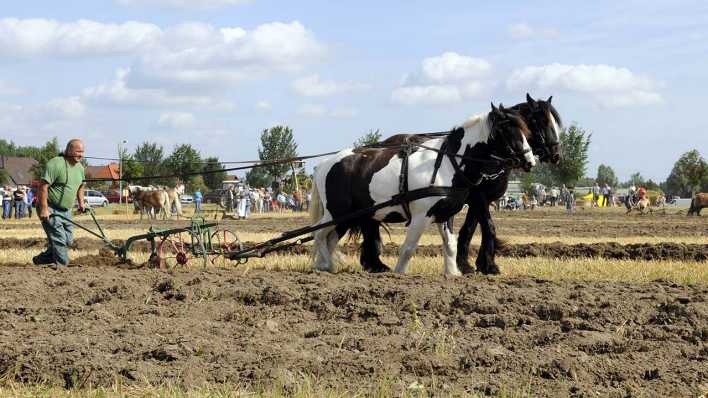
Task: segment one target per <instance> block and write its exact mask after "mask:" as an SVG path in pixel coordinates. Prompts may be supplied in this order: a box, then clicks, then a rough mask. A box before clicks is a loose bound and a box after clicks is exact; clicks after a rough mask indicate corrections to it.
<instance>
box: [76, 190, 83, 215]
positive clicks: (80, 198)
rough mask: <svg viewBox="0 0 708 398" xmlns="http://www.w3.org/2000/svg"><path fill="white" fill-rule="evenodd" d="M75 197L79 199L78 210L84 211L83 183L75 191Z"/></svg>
mask: <svg viewBox="0 0 708 398" xmlns="http://www.w3.org/2000/svg"><path fill="white" fill-rule="evenodd" d="M76 199H77V200H78V201H79V210H80V211H84V210H85V208H84V184H81V185H80V186H79V190H78V191H76Z"/></svg>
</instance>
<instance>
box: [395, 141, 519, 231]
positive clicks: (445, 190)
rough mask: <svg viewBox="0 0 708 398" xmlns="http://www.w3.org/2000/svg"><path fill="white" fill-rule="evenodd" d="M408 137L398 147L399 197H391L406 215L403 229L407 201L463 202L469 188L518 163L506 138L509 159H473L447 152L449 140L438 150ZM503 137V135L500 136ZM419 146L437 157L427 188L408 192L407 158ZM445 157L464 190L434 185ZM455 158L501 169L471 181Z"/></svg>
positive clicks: (491, 157) (410, 218) (495, 176)
mask: <svg viewBox="0 0 708 398" xmlns="http://www.w3.org/2000/svg"><path fill="white" fill-rule="evenodd" d="M449 134H450V133H433V134H425V135H426V136H429V137H431V138H433V137H435V136H442V135H448V136H449ZM411 137H413V136H408V137H406V139H405V144H403V145H401V151H400V152H399V156H400V157H401V173H400V174H399V177H398V192H399V193H398V194H397V195H394V196H393V198H392V200H393V202H394V203H395V204H398V205H399V206H401V208H402V209H403V212H404V213H405V218H406V219H407V220H408V221H407V222H406V226H408V225H410V223H411V220H412V217H411V210H410V202H412V201H414V200H418V199H422V198H427V197H434V196H446V197H450V198H451V199H452V200H453V201H456V202H457V201H459V202H463V201H465V200H466V198H467V195H468V194H469V191H470V189H471V188H472V187H475V186H478V185H479V184H481V183H482V182H483V181H487V180H489V181H491V180H496V179H497V178H499V177H500V176H502V175H503V174H504V173H505V172H506V170H507V168H512V167H516V166H518V164H519V160H518V159H517V157H516V153H515V152H514V151H513V150H512V149H511V145H510V144H509V142H508V140H506V137H504V141H505V146H506V148H507V150H508V151H509V153H510V154H512V156H511V157H509V158H502V157H499V156H496V155H494V154H490V158H489V159H484V158H478V157H472V156H465V155H458V154H456V153H454V152H452V151H451V150H450V147H449V144H448V140H447V139H445V140H444V141H443V143H442V145H441V146H440V148H439V149H438V148H433V147H429V146H426V145H423V144H420V143H415V142H411ZM502 137H503V135H502ZM415 147H419V148H422V149H427V150H431V151H435V152H437V157H436V158H435V166H434V168H433V175H432V177H431V178H430V185H429V186H427V187H424V188H418V189H414V190H412V191H410V190H409V189H408V158H409V157H410V155H411V153H413V148H415ZM528 151H530V149H529V150H525V151H524V152H523V153H522V154H521V155H520V156H523V155H525V154H526V152H528ZM446 156H447V158H448V159H449V160H450V163H451V164H452V167H453V169H454V170H455V175H457V176H460V178H462V180H463V181H464V182H465V186H463V187H452V186H449V187H440V186H435V185H434V184H435V178H436V177H437V174H438V170H439V169H440V166H442V161H443V159H444V158H445V157H446ZM457 159H460V160H468V161H471V162H474V163H482V164H490V165H493V166H498V167H500V168H501V169H500V170H499V171H498V172H496V173H492V174H485V173H480V177H479V179H477V180H476V181H471V180H470V179H469V178H468V177H467V176H466V175H465V173H464V171H463V170H462V167H461V166H460V164H459V163H458V161H457Z"/></svg>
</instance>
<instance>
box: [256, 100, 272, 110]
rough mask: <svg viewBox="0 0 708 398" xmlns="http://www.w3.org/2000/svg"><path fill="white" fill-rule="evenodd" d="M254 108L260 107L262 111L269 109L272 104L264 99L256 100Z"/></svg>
mask: <svg viewBox="0 0 708 398" xmlns="http://www.w3.org/2000/svg"><path fill="white" fill-rule="evenodd" d="M256 109H260V110H262V111H269V110H271V109H273V105H271V103H270V102H268V101H266V100H261V101H258V102H256Z"/></svg>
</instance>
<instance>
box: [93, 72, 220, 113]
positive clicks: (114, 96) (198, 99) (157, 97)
mask: <svg viewBox="0 0 708 398" xmlns="http://www.w3.org/2000/svg"><path fill="white" fill-rule="evenodd" d="M128 73H129V70H126V69H120V70H118V72H117V73H116V79H115V80H114V81H112V82H109V83H106V84H101V85H98V86H93V87H87V88H85V89H84V90H83V91H82V94H81V97H82V99H83V100H84V101H86V102H91V103H95V104H104V105H118V106H150V107H174V106H183V107H189V108H200V107H209V108H210V109H212V110H221V111H228V110H232V109H233V105H232V104H231V103H229V102H224V101H219V100H217V99H215V98H213V97H211V96H206V95H184V94H182V95H176V94H171V93H169V92H168V91H167V90H164V89H160V88H150V89H133V88H130V87H128V86H127V85H126V83H125V77H126V75H127V74H128Z"/></svg>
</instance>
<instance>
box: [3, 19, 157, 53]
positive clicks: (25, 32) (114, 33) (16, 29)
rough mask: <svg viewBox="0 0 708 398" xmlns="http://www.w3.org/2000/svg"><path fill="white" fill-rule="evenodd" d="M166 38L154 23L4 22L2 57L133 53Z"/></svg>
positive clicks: (5, 20) (86, 21)
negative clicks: (161, 38) (162, 37)
mask: <svg viewBox="0 0 708 398" xmlns="http://www.w3.org/2000/svg"><path fill="white" fill-rule="evenodd" d="M161 35H162V31H161V30H160V28H158V27H157V26H155V25H153V24H148V23H141V22H132V21H131V22H125V23H123V24H105V23H101V22H95V21H90V20H85V19H81V20H78V21H76V22H72V23H64V22H59V21H55V20H51V19H16V18H4V19H0V55H2V56H4V57H10V58H30V57H36V56H39V57H45V56H54V57H87V56H110V55H124V54H133V53H135V52H137V51H142V50H145V49H146V48H150V47H152V46H153V45H154V44H156V43H157V42H158V41H159V39H160V37H161Z"/></svg>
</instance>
